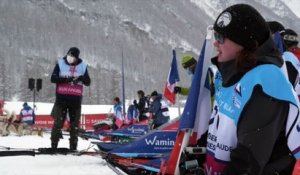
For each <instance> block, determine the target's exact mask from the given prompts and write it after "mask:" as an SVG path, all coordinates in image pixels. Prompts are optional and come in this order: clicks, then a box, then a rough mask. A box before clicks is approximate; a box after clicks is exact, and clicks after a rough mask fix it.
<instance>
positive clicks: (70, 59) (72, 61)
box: [51, 47, 91, 150]
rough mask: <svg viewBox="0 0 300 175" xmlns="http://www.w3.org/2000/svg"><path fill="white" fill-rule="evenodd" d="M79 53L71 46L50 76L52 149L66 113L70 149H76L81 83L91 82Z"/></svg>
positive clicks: (56, 142) (87, 84) (81, 92)
mask: <svg viewBox="0 0 300 175" xmlns="http://www.w3.org/2000/svg"><path fill="white" fill-rule="evenodd" d="M79 54H80V50H79V49H78V48H77V47H71V48H70V49H69V51H68V52H67V55H66V56H64V57H63V58H61V59H59V60H58V61H57V63H56V65H55V68H54V70H53V73H52V76H51V82H52V83H55V84H56V99H55V103H54V106H53V109H52V112H51V115H52V116H53V118H54V125H53V128H52V131H51V148H53V149H56V148H57V145H58V142H59V138H60V137H61V129H62V127H63V125H64V122H65V119H66V116H67V113H68V114H69V117H70V150H76V149H77V142H78V127H79V120H80V116H81V102H82V96H83V85H85V86H89V85H90V83H91V79H90V76H89V73H88V69H87V64H86V63H85V62H83V60H82V59H81V58H79Z"/></svg>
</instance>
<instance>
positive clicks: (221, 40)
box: [214, 32, 225, 44]
mask: <svg viewBox="0 0 300 175" xmlns="http://www.w3.org/2000/svg"><path fill="white" fill-rule="evenodd" d="M214 36H215V40H216V41H217V42H218V43H220V44H223V43H224V41H225V36H224V35H222V34H221V33H217V32H214Z"/></svg>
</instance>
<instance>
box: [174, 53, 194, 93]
mask: <svg viewBox="0 0 300 175" xmlns="http://www.w3.org/2000/svg"><path fill="white" fill-rule="evenodd" d="M181 64H182V67H183V68H184V69H185V70H186V72H187V73H188V75H192V78H193V75H194V73H195V70H196V66H197V60H196V59H195V58H194V57H193V56H192V55H190V54H184V55H183V56H182V59H181ZM189 90H190V88H189V87H182V86H175V87H174V91H175V93H178V94H181V95H185V96H186V95H188V94H189Z"/></svg>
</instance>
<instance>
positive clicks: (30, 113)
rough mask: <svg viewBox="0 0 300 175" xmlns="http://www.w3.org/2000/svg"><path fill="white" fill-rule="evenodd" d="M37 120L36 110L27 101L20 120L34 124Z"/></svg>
mask: <svg viewBox="0 0 300 175" xmlns="http://www.w3.org/2000/svg"><path fill="white" fill-rule="evenodd" d="M34 120H35V113H34V110H33V109H32V108H31V107H30V106H29V105H28V104H27V102H25V103H24V104H23V108H22V109H21V111H20V122H21V123H26V124H27V125H33V124H34Z"/></svg>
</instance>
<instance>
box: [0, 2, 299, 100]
mask: <svg viewBox="0 0 300 175" xmlns="http://www.w3.org/2000/svg"><path fill="white" fill-rule="evenodd" d="M286 1H288V0H286ZM236 2H244V3H248V1H237V0H231V1H227V0H226V1H225V0H204V1H197V0H190V1H182V0H172V1H171V0H144V1H141V0H126V1H125V0H111V1H102V0H78V1H74V0H52V1H41V0H23V1H19V0H2V1H1V2H0V15H1V18H0V40H1V42H0V60H1V63H0V71H1V73H0V97H2V98H5V99H7V100H11V99H13V98H14V99H19V100H22V101H26V100H30V101H32V92H30V91H29V90H28V89H27V82H28V78H30V77H32V78H42V79H43V89H42V90H41V91H40V92H38V93H37V97H36V98H37V100H38V101H44V102H53V101H54V99H55V85H54V84H51V83H50V76H51V73H52V70H53V68H54V64H55V62H56V60H57V59H58V58H61V57H62V56H64V55H65V54H66V52H67V50H68V49H69V48H70V47H72V46H77V47H79V48H80V50H81V55H80V56H81V57H82V58H83V59H84V60H85V61H86V62H87V63H88V64H89V73H90V76H91V78H92V84H91V87H89V88H85V97H84V103H90V104H103V103H110V102H111V99H112V98H113V97H114V96H121V57H122V54H123V57H124V66H125V82H126V83H125V87H126V98H129V99H133V98H136V91H137V90H139V89H143V90H145V92H146V94H149V93H151V92H152V91H153V90H158V91H160V92H162V90H163V87H164V84H165V80H166V78H167V74H168V71H169V67H170V62H171V57H172V51H171V50H172V48H175V49H176V51H177V60H178V63H179V64H178V65H179V71H180V78H181V80H182V81H181V82H180V84H183V85H186V86H189V84H190V78H189V77H188V76H187V75H186V74H185V73H184V70H183V69H182V68H181V66H180V56H181V55H182V54H183V53H184V52H189V53H192V54H193V55H194V56H195V57H197V56H198V54H199V51H200V47H201V45H202V42H203V39H204V36H205V32H206V27H207V26H208V25H210V24H212V23H213V21H214V18H215V17H216V15H217V14H218V13H219V12H220V11H222V9H224V8H226V7H227V6H228V5H230V4H234V3H236ZM271 2H276V3H274V4H275V5H267V2H263V1H259V0H257V1H256V0H255V1H249V3H250V4H252V5H254V6H255V7H257V8H258V9H259V10H260V11H261V12H262V13H263V14H264V15H265V16H266V17H267V18H268V19H272V20H279V21H281V22H283V23H284V24H285V25H291V26H292V27H295V26H300V25H298V23H297V22H294V21H295V20H294V19H297V21H299V20H298V18H297V17H296V15H294V14H293V13H292V11H291V10H289V8H288V6H286V5H285V3H283V1H280V0H273V1H271ZM199 4H200V5H199ZM272 4H273V3H272ZM276 4H279V5H276ZM280 6H283V7H284V8H283V9H281V8H279V7H280ZM280 11H283V12H282V13H280V15H276V14H274V12H276V13H278V14H279V12H280Z"/></svg>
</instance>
